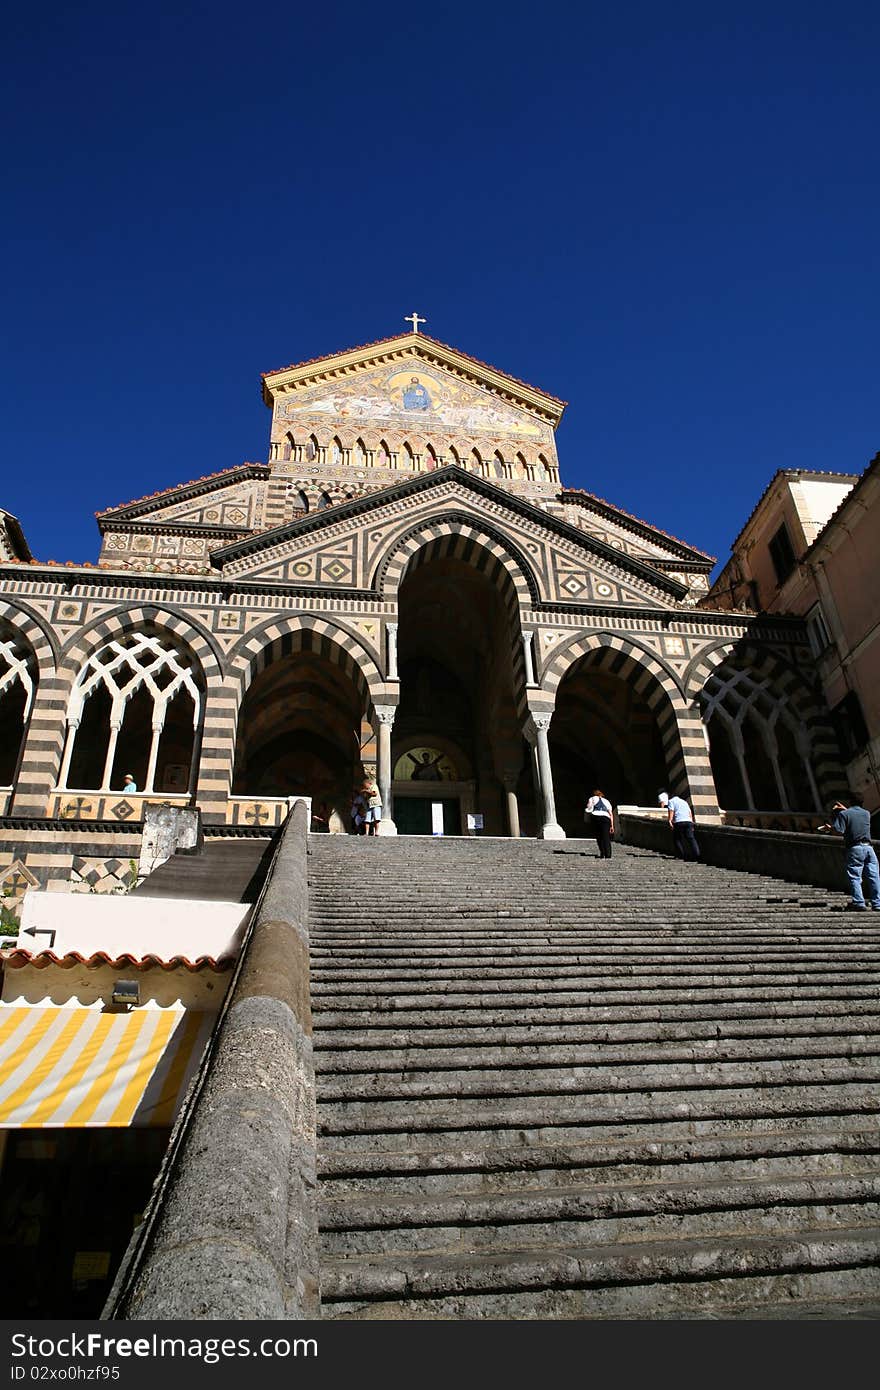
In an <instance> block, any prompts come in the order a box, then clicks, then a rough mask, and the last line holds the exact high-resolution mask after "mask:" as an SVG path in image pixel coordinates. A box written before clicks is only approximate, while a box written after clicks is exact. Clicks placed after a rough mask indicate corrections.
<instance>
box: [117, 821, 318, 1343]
mask: <svg viewBox="0 0 880 1390" xmlns="http://www.w3.org/2000/svg"><path fill="white" fill-rule="evenodd" d="M307 836H308V808H307V806H306V805H305V803H304V802H302V801H300V802H297V803H296V804H295V805H294V806H293V808H292V810H291V814H290V816H289V818H288V820H287V822H286V824H285V826H284V829H283V830H282V832H281V840H280V843H279V846H278V849H277V851H276V854H275V857H274V859H273V861H272V865H271V868H270V870H269V874H268V877H267V880H266V885H265V888H264V890H263V894H262V896H261V898H260V901H259V902H258V903H257V906H256V908H255V910H254V916H253V918H252V923H251V926H250V928H249V931H248V935H247V936H246V938H245V942H244V944H243V947H242V953H241V957H240V959H239V964H238V967H237V971H236V974H235V976H234V977H233V980H232V983H231V985H230V990H229V995H228V996H227V1001H226V1004H225V1005H224V1010H223V1013H222V1015H221V1018H220V1021H219V1023H218V1027H217V1029H216V1030H215V1033H214V1038H213V1039H212V1044H211V1048H210V1049H209V1052H208V1053H207V1054H206V1057H205V1060H204V1061H203V1063H202V1067H201V1069H200V1072H199V1076H198V1079H197V1082H196V1085H195V1089H194V1092H192V1093H191V1095H190V1097H189V1098H188V1102H187V1105H186V1107H185V1111H184V1112H183V1114H182V1115H181V1117H180V1118H179V1120H178V1126H177V1129H176V1131H175V1134H173V1135H172V1141H171V1144H170V1146H169V1151H168V1154H167V1156H166V1161H165V1163H164V1164H163V1169H162V1171H161V1172H160V1175H159V1178H158V1180H157V1183H156V1187H155V1190H154V1195H153V1198H152V1200H151V1203H150V1207H149V1209H148V1211H147V1214H146V1217H145V1220H144V1224H143V1226H142V1227H141V1228H140V1232H139V1234H138V1236H136V1237H135V1239H134V1240H133V1242H132V1245H131V1246H130V1247H129V1251H128V1252H127V1255H126V1261H125V1264H124V1266H123V1269H122V1270H121V1271H120V1273H119V1275H118V1276H117V1279H116V1284H115V1287H114V1289H113V1291H112V1293H111V1295H110V1299H109V1300H108V1303H107V1306H106V1307H105V1310H104V1313H103V1316H104V1317H105V1318H125V1319H174V1318H213V1319H224V1318H230V1319H231V1318H234V1319H260V1320H263V1319H276V1320H278V1319H290V1318H294V1319H301V1318H312V1317H315V1316H317V1312H318V1307H319V1286H318V1256H317V1220H316V1212H315V1081H314V1065H313V1058H312V1036H311V1034H312V1028H311V1003H310V992H309V937H308V885H307V873H306V853H307V850H306V846H307Z"/></svg>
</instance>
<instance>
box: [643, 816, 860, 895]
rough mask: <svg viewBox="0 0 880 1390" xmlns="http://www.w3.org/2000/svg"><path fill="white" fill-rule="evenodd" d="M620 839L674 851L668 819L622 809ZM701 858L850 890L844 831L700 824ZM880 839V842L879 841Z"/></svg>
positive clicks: (795, 881) (661, 851)
mask: <svg viewBox="0 0 880 1390" xmlns="http://www.w3.org/2000/svg"><path fill="white" fill-rule="evenodd" d="M617 820H618V839H619V840H620V841H621V842H622V843H624V844H628V845H637V846H640V847H641V848H642V849H652V850H658V851H659V852H660V853H661V854H672V853H673V848H672V835H671V833H670V830H669V826H668V824H667V822H666V819H665V817H662V816H657V815H654V814H651V815H641V814H640V815H636V814H633V813H632V812H630V811H623V810H620V809H619V810H618V816H617ZM696 832H697V840H698V842H699V845H700V855H701V858H702V859H703V860H704V861H705V863H707V864H715V865H718V867H720V868H724V869H741V870H745V871H746V872H747V873H753V874H767V875H768V876H772V877H774V878H781V879H784V880H785V881H786V882H788V883H802V884H811V885H812V886H814V887H816V888H830V889H834V890H836V891H838V892H840V893H845V892H846V891H847V888H848V883H847V878H846V872H845V869H844V852H843V840H842V839H841V837H840V836H839V835H829V834H823V835H818V834H808V833H806V832H804V831H793V830H761V829H751V828H746V827H741V826H732V825H717V824H714V825H709V824H705V825H703V824H700V821H699V818H698V819H697V825H696ZM875 843H876V842H875Z"/></svg>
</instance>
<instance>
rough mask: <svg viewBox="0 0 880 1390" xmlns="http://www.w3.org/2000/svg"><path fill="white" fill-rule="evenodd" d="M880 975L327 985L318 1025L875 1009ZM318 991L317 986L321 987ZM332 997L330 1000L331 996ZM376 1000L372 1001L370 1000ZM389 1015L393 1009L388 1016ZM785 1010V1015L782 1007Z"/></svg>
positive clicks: (616, 1017)
mask: <svg viewBox="0 0 880 1390" xmlns="http://www.w3.org/2000/svg"><path fill="white" fill-rule="evenodd" d="M878 983H880V981H878V982H871V981H870V980H869V981H867V982H866V983H862V982H860V983H859V984H858V985H841V984H837V983H836V982H835V981H833V980H832V981H830V982H827V983H824V984H823V983H820V984H818V985H817V984H815V983H814V982H812V981H811V982H810V984H809V986H808V987H807V986H804V988H803V989H800V990H798V993H797V997H796V998H795V999H794V1000H793V1001H791V1002H789V1001H785V1002H779V998H778V991H777V990H775V989H772V988H770V987H767V986H761V987H759V988H757V989H726V988H724V989H722V988H719V987H712V988H706V989H694V988H691V989H684V990H677V989H672V988H667V989H664V990H663V991H662V992H655V991H652V990H651V989H650V986H647V985H646V986H645V987H643V988H642V989H633V988H632V987H631V986H630V987H629V988H626V989H619V990H613V989H603V990H595V991H590V990H555V989H552V988H543V989H542V990H541V991H540V992H536V993H534V994H533V993H528V992H525V991H523V990H521V989H520V990H510V991H507V990H505V991H503V992H502V991H497V992H493V993H492V994H489V995H484V994H481V993H480V992H479V990H478V989H474V990H473V991H471V992H464V991H461V990H458V991H456V992H454V993H445V994H442V995H426V996H419V995H411V994H406V993H403V994H398V993H393V992H392V993H389V994H382V995H379V994H376V993H375V992H374V991H371V990H365V989H360V990H359V991H358V992H357V993H356V994H355V993H351V994H335V993H334V992H333V991H330V990H325V991H324V992H323V996H322V997H321V999H320V1000H319V1001H318V1002H319V1005H320V1012H319V1013H317V1015H316V1024H315V1027H316V1030H317V1029H320V1028H321V1027H323V1026H324V1025H325V1024H326V1025H327V1026H331V1027H335V1026H338V1023H337V1021H338V1022H339V1023H342V1024H343V1025H346V1024H348V1023H349V1022H351V1023H352V1024H354V1022H355V1021H356V1020H358V1019H366V1020H367V1021H368V1022H369V1020H370V1019H374V1020H375V1026H376V1027H389V1026H393V1025H394V1020H396V1019H399V1020H400V1022H401V1025H408V1023H409V1022H410V1021H411V1020H417V1019H418V1020H422V1021H425V1020H427V1021H428V1024H429V1026H432V1027H439V1026H440V1025H442V1024H445V1023H446V1022H447V1021H448V1022H451V1023H454V1022H455V1020H456V1019H457V1018H460V1019H461V1021H463V1022H464V1021H474V1020H475V1019H479V1018H483V1017H485V1018H486V1020H487V1022H489V1021H490V1020H491V1019H493V1018H497V1019H498V1020H501V1021H504V1020H507V1019H514V1020H516V1021H517V1022H521V1021H522V1020H523V1018H524V1017H525V1015H526V1014H528V1016H529V1017H530V1018H532V1019H534V1020H535V1021H536V1022H538V1023H540V1022H541V1021H542V1020H544V1019H549V1018H551V1017H555V1016H556V1015H558V1016H560V1017H561V1018H563V1019H566V1018H567V1017H568V1016H569V1014H571V1015H572V1016H576V1017H580V1016H581V1015H586V1016H587V1017H588V1018H593V1019H596V1020H597V1021H617V1020H618V1019H630V1018H658V1019H662V1018H669V1017H679V1016H680V1017H687V1018H691V1017H696V1018H712V1017H714V1016H715V1011H716V1010H723V1011H724V1013H725V1017H729V1016H730V1011H731V1010H733V1009H742V1010H743V1011H745V1010H747V1009H751V1010H753V1011H757V1012H759V1013H760V1012H762V1011H765V1012H766V1013H767V1014H768V1016H771V1017H776V1016H777V1013H778V1011H781V1010H782V1009H787V1008H793V1009H795V1010H798V1011H800V1012H805V1011H806V1012H809V1010H810V1009H811V1008H812V1007H813V1006H814V1005H815V1006H816V1007H817V1008H818V1007H819V1006H822V1007H828V1008H832V1007H835V1006H836V1005H837V1004H841V1005H849V1004H851V1003H853V1002H856V1003H858V1004H859V1005H865V1006H868V1007H869V1008H870V1011H871V1012H872V1013H873V1012H874V1010H875V1008H876V1004H877V997H878V991H877V984H878ZM316 993H317V991H316ZM325 1001H329V1002H325ZM367 1003H369V1004H370V1007H369V1008H366V1007H365V1005H366V1004H367ZM386 1016H387V1017H386ZM743 1016H744V1015H743ZM778 1016H780V1017H782V1016H783V1015H782V1014H781V1012H779V1013H778Z"/></svg>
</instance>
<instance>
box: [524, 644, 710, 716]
mask: <svg viewBox="0 0 880 1390" xmlns="http://www.w3.org/2000/svg"><path fill="white" fill-rule="evenodd" d="M600 647H603V648H605V650H606V655H605V657H604V658H603V660H602V662H601V664H600V666H599V667H598V668H597V669H600V670H603V671H608V672H610V674H611V675H616V676H622V677H623V678H624V679H625V680H628V681H634V682H635V684H636V688H637V690H638V691H639V693H640V694H641V693H642V692H643V691H644V690H645V689H646V688H647V687H648V686H649V685H650V684H651V682H650V680H649V679H648V676H651V677H653V679H654V681H655V683H656V684H657V685H659V686H660V687H661V689H662V691H663V692H664V693H665V694H666V695H667V696H668V697H669V699H670V700H671V701H672V702H673V703H674V704H678V705H679V706H682V707H683V706H684V703H685V701H684V696H683V694H682V691H681V687H680V686H679V684H678V681H677V680H676V678H675V676H674V675H673V674H672V672H671V671H670V670H669V669H668V668H667V667H666V666H664V665H663V664H662V662H661V661H659V660H658V658H657V656H656V655H655V654H654V653H653V652H651V651H648V650H647V649H646V648H645V647H642V646H640V645H639V644H638V643H637V642H631V641H629V640H628V639H627V638H625V637H621V636H620V635H619V634H617V633H614V632H589V633H584V634H583V635H582V636H580V637H575V638H574V639H573V640H572V641H571V642H567V643H566V644H565V646H564V647H554V648H553V649H552V650H551V652H550V655H549V656H548V658H547V661H546V663H545V664H544V667H543V669H542V670H539V671H538V672H537V676H538V679H539V681H540V682H541V686H542V688H543V689H544V690H545V691H547V692H548V693H549V694H552V695H555V694H556V691H557V689H558V688H559V684H560V682H561V680H562V678H563V676H565V675H566V673H567V672H568V671H569V670H570V669H571V667H572V666H573V665H574V663H575V662H576V661H579V660H580V658H581V657H582V656H586V655H587V654H588V653H589V652H594V651H597V650H598V649H599V648H600ZM640 673H641V676H642V678H641V679H640V678H639V674H640Z"/></svg>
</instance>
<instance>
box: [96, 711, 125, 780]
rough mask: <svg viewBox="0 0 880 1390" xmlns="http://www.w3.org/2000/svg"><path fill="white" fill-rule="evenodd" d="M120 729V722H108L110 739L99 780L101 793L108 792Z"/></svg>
mask: <svg viewBox="0 0 880 1390" xmlns="http://www.w3.org/2000/svg"><path fill="white" fill-rule="evenodd" d="M121 728H122V720H121V719H120V720H119V721H118V723H115V722H114V721H113V720H111V721H110V739H109V742H108V744H107V757H106V758H105V760H104V775H103V777H102V778H101V791H102V792H108V791H110V779H111V777H112V776H113V759H114V758H115V757H116V744H117V741H118V739H119V731H120V729H121Z"/></svg>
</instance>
